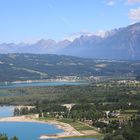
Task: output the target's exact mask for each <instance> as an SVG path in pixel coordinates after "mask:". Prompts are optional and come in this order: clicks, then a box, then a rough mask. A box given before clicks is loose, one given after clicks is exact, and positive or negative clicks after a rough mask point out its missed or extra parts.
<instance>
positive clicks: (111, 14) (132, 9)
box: [0, 0, 140, 43]
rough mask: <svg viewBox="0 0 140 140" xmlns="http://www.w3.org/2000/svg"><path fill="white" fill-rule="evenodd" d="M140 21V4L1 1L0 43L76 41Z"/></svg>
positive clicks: (138, 0) (133, 0)
mask: <svg viewBox="0 0 140 140" xmlns="http://www.w3.org/2000/svg"><path fill="white" fill-rule="evenodd" d="M139 21H140V0H0V43H3V42H6V43H10V42H13V43H19V42H26V43H28V42H29V43H30V42H35V41H37V40H39V39H41V38H44V39H54V40H56V41H60V40H63V39H73V38H75V37H77V36H79V35H90V34H97V33H100V34H101V33H104V31H108V30H111V29H114V28H120V27H125V26H128V25H130V24H133V23H136V22H139Z"/></svg>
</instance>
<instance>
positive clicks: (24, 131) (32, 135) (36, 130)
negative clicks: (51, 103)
mask: <svg viewBox="0 0 140 140" xmlns="http://www.w3.org/2000/svg"><path fill="white" fill-rule="evenodd" d="M13 110H14V106H2V107H0V117H9V116H13ZM60 132H63V130H60V129H57V127H56V126H54V125H48V124H43V123H32V122H0V133H4V134H7V135H8V136H9V137H10V138H11V137H13V136H17V137H18V138H19V140H39V137H40V136H41V135H42V134H56V133H60ZM59 140H97V139H94V138H81V139H80V138H76V139H74V138H71V139H59Z"/></svg>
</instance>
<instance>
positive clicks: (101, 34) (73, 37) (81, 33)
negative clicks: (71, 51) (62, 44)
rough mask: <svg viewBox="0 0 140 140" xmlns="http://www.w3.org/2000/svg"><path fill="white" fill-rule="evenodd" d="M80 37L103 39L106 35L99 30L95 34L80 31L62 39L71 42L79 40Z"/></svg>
mask: <svg viewBox="0 0 140 140" xmlns="http://www.w3.org/2000/svg"><path fill="white" fill-rule="evenodd" d="M82 35H83V36H92V35H96V36H100V37H104V36H105V35H106V31H103V30H99V31H97V32H89V31H86V30H83V31H80V32H77V33H71V34H69V35H68V36H66V37H65V38H64V39H67V40H70V41H73V40H74V39H76V38H79V37H80V36H82Z"/></svg>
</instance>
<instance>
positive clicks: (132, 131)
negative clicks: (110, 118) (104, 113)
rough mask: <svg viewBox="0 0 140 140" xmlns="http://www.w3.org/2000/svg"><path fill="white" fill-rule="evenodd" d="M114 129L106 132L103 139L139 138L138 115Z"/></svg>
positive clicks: (137, 139)
mask: <svg viewBox="0 0 140 140" xmlns="http://www.w3.org/2000/svg"><path fill="white" fill-rule="evenodd" d="M115 130H116V131H114V132H112V133H108V134H107V135H106V136H105V137H104V139H103V140H140V116H139V117H136V118H133V119H132V120H129V121H128V122H127V124H125V125H124V126H122V127H121V128H120V127H117V128H116V129H115Z"/></svg>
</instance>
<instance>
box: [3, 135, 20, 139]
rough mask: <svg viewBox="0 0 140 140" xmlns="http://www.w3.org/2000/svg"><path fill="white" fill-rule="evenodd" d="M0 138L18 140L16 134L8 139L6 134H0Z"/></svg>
mask: <svg viewBox="0 0 140 140" xmlns="http://www.w3.org/2000/svg"><path fill="white" fill-rule="evenodd" d="M0 140H19V139H18V138H17V137H16V136H14V137H13V138H11V139H9V138H8V136H7V135H6V134H0Z"/></svg>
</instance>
